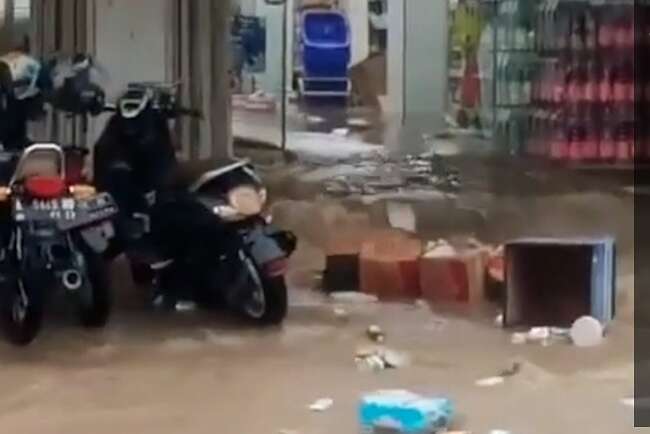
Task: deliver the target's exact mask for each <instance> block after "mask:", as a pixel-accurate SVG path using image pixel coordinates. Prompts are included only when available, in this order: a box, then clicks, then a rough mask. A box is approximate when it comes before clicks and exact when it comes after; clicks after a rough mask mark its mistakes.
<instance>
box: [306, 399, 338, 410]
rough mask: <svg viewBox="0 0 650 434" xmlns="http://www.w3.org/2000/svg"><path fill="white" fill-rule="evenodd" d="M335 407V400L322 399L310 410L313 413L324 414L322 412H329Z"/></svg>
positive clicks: (310, 407)
mask: <svg viewBox="0 0 650 434" xmlns="http://www.w3.org/2000/svg"><path fill="white" fill-rule="evenodd" d="M333 405H334V400H333V399H331V398H321V399H319V400H317V401H315V402H314V403H313V404H311V405H310V406H309V409H310V410H311V411H315V412H318V413H322V412H325V411H327V410H329V409H330V408H332V406H333Z"/></svg>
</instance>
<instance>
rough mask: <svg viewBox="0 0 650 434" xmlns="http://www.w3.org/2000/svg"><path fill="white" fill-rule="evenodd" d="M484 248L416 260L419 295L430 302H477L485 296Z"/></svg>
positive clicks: (485, 255)
mask: <svg viewBox="0 0 650 434" xmlns="http://www.w3.org/2000/svg"><path fill="white" fill-rule="evenodd" d="M486 262H487V253H486V251H485V250H484V249H474V250H468V251H464V252H459V253H457V254H455V255H450V256H441V257H427V256H424V257H422V258H421V259H420V262H419V264H420V287H421V288H422V296H423V297H424V299H426V300H428V301H431V302H440V301H442V302H458V303H477V302H480V301H481V300H483V298H484V296H485V265H486Z"/></svg>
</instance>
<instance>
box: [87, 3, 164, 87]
mask: <svg viewBox="0 0 650 434" xmlns="http://www.w3.org/2000/svg"><path fill="white" fill-rule="evenodd" d="M95 2H96V9H95V23H96V24H95V55H96V57H97V59H99V60H100V61H101V63H102V64H104V65H105V66H106V67H107V68H108V71H109V73H110V77H111V82H110V87H109V89H108V90H109V92H108V94H109V97H115V96H117V95H118V94H119V93H120V92H121V91H122V90H123V89H124V88H125V86H126V85H127V83H129V82H131V81H145V80H146V81H164V80H167V79H168V78H170V77H169V74H168V71H169V67H168V64H167V63H168V57H167V56H168V49H169V47H167V41H166V38H165V34H166V32H168V31H169V29H167V28H166V27H167V18H166V13H167V5H166V3H168V0H137V1H133V0H95Z"/></svg>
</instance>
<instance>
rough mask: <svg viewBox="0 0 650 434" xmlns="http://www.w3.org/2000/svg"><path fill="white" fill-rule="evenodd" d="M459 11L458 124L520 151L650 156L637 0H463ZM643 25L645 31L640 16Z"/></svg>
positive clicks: (454, 87) (599, 160)
mask: <svg viewBox="0 0 650 434" xmlns="http://www.w3.org/2000/svg"><path fill="white" fill-rule="evenodd" d="M452 10H453V17H452V23H453V24H452V27H451V29H452V31H451V33H452V38H451V40H452V41H453V44H452V46H451V56H450V57H451V59H452V60H453V64H454V66H455V67H454V68H452V69H451V72H450V84H451V85H450V94H451V96H452V104H453V105H454V107H455V110H453V111H452V113H453V115H454V119H455V120H456V121H457V122H458V123H459V124H462V125H463V126H465V125H470V124H474V125H476V126H478V127H480V128H482V129H484V130H485V131H486V132H489V133H490V134H491V135H492V137H493V138H494V146H495V148H496V149H497V150H500V151H503V152H507V153H509V154H512V155H517V156H529V157H536V158H542V159H547V160H553V161H558V162H563V163H570V164H572V165H587V164H588V165H592V164H599V165H603V164H604V165H609V166H614V165H615V166H625V165H628V164H631V163H632V162H633V160H634V158H635V156H637V157H642V156H643V157H644V158H645V156H646V155H647V152H646V151H645V149H641V147H642V146H643V144H642V142H643V140H639V141H635V122H634V120H635V107H637V108H638V107H640V106H641V105H642V104H641V99H642V96H643V92H641V91H636V92H635V89H643V86H641V83H638V82H637V83H635V65H634V56H635V53H634V49H635V47H640V46H641V45H642V44H643V43H644V41H642V40H640V39H641V38H638V37H636V38H635V20H634V2H632V1H617V2H574V1H563V0H560V1H539V2H531V1H528V0H498V1H492V2H477V1H470V0H460V1H458V2H454V5H453V7H452ZM636 25H637V29H641V30H643V29H645V24H644V20H643V19H642V16H640V15H639V14H638V13H637V20H636ZM646 33H647V31H646V32H643V31H641V32H637V33H636V36H639V35H644V34H646ZM639 137H641V138H643V135H639Z"/></svg>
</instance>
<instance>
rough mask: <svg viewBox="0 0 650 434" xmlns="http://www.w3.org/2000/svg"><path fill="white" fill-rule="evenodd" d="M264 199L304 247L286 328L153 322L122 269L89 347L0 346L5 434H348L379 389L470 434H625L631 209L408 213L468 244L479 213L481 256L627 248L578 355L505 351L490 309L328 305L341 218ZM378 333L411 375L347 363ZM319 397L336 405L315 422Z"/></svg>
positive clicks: (630, 380)
mask: <svg viewBox="0 0 650 434" xmlns="http://www.w3.org/2000/svg"><path fill="white" fill-rule="evenodd" d="M270 187H271V191H274V192H277V193H279V194H280V197H278V198H276V205H277V206H275V207H274V210H275V211H276V212H277V215H275V217H276V221H277V224H279V225H281V226H283V227H287V228H288V229H291V230H294V231H296V233H297V234H298V235H299V237H300V239H301V244H300V248H299V250H298V252H297V253H296V255H295V257H294V258H293V259H292V273H291V281H290V287H291V289H290V300H291V307H290V310H289V317H288V319H287V321H286V323H285V324H284V326H283V327H282V328H276V329H268V330H259V329H255V328H251V327H250V326H248V325H247V324H244V323H241V322H239V321H237V320H236V319H233V318H232V317H229V316H228V315H226V314H225V313H222V312H218V313H215V312H189V313H177V314H166V313H161V312H154V311H153V310H151V309H150V308H149V307H148V306H147V303H146V301H145V300H146V297H145V293H143V292H142V291H138V290H135V289H134V288H133V287H132V284H131V282H130V277H129V276H128V272H127V271H126V269H125V267H123V266H119V265H118V266H117V267H116V269H115V270H114V273H113V274H114V276H115V281H114V288H115V291H116V292H117V296H118V299H119V305H118V307H119V308H118V309H116V315H115V316H114V317H113V318H112V320H111V323H110V325H109V327H108V328H107V329H106V330H104V331H99V332H97V333H88V332H85V331H83V330H80V329H79V328H78V327H76V325H75V324H74V323H73V322H72V320H65V319H61V318H59V317H55V318H50V319H49V321H48V322H47V323H46V326H45V329H44V333H43V334H42V335H41V336H40V337H39V339H38V340H37V341H36V342H35V343H34V344H33V345H32V346H31V347H29V348H27V349H24V350H18V349H15V348H12V347H10V346H8V345H6V344H4V343H0V427H1V429H0V432H1V433H3V434H4V433H8V434H43V433H47V434H117V433H140V434H154V433H155V434H176V433H191V434H214V433H224V434H269V433H270V434H279V433H296V434H333V433H336V434H339V433H340V434H348V433H349V434H357V433H359V427H358V422H357V421H358V417H357V408H358V404H359V401H360V398H361V396H362V395H363V394H365V393H370V392H374V391H376V390H380V389H407V390H410V391H413V392H417V393H422V394H428V395H435V396H444V397H449V398H450V399H452V400H453V402H454V404H455V406H456V410H457V414H458V417H457V419H456V423H455V427H457V428H459V429H464V430H469V431H471V432H473V433H478V434H482V433H489V432H490V431H491V430H496V429H502V430H507V431H509V432H511V433H513V434H553V433H570V432H575V433H587V432H589V433H590V434H612V433H616V434H626V433H632V432H635V431H634V430H633V428H632V426H633V417H634V415H633V408H631V407H628V406H625V405H623V404H622V403H621V400H622V399H624V398H629V397H631V396H633V393H634V361H633V359H632V358H633V352H634V315H633V309H634V302H633V298H634V296H633V294H634V292H633V287H634V273H633V264H634V261H633V256H634V255H633V250H634V239H633V238H634V237H633V229H634V223H633V214H634V211H633V210H634V199H633V198H632V197H629V196H621V195H620V194H618V193H616V194H609V193H608V194H601V193H593V194H570V193H558V194H555V195H545V196H528V197H519V196H504V197H499V198H497V197H488V200H482V199H481V198H482V196H481V195H480V194H479V195H472V193H473V192H471V191H470V192H469V193H468V194H467V195H464V196H462V197H461V198H460V200H461V201H464V202H463V203H460V204H457V205H455V206H454V207H449V206H445V207H441V204H440V203H438V202H436V201H421V202H418V203H416V207H415V211H416V215H417V223H418V224H417V227H418V232H419V233H420V234H424V236H425V237H426V236H429V235H427V234H432V235H436V234H441V233H442V234H446V233H465V232H467V231H475V230H476V229H477V228H476V227H474V226H473V221H472V222H469V223H467V224H465V223H463V222H462V221H460V219H458V218H452V217H451V216H453V215H455V214H450V213H452V212H455V211H454V209H456V206H457V207H458V208H459V209H462V208H463V207H476V208H478V209H479V210H480V211H481V213H482V215H484V218H485V219H484V222H483V223H482V226H481V228H480V229H481V231H478V233H483V235H484V237H485V239H486V240H488V241H489V240H505V239H509V238H512V237H518V236H522V235H527V234H537V235H542V236H544V235H547V236H548V235H552V236H558V235H571V236H576V235H585V236H587V235H595V234H607V233H610V234H614V235H615V236H616V237H617V238H618V240H619V244H620V246H621V249H620V261H619V262H620V265H621V266H620V267H619V288H618V289H619V308H618V310H619V312H618V318H617V321H616V322H615V323H614V324H613V326H612V327H611V328H610V330H608V334H607V337H606V340H605V343H604V344H603V345H601V346H599V347H597V348H594V349H579V348H576V347H574V346H572V345H570V344H568V343H556V344H554V345H552V346H549V347H543V346H541V345H536V344H530V345H514V344H512V343H511V332H510V331H504V330H502V329H500V328H499V327H497V326H496V325H495V324H494V318H495V317H496V315H497V314H498V313H499V312H498V307H496V306H475V307H473V308H471V309H469V308H467V309H459V308H455V309H449V308H445V307H443V306H435V307H434V309H433V311H431V310H429V309H428V308H427V307H426V306H419V305H418V306H411V305H400V304H375V303H370V304H342V305H336V304H334V303H333V302H332V301H331V300H330V299H329V298H327V297H326V296H325V295H322V294H321V293H320V292H317V291H315V290H314V289H313V288H315V287H317V286H318V284H317V281H318V277H317V276H318V275H319V274H320V273H321V272H322V270H323V265H324V258H323V253H322V250H321V249H320V248H319V247H318V246H319V244H322V243H324V242H326V239H327V235H328V234H327V231H323V227H324V226H322V225H320V224H319V223H318V222H320V221H321V220H320V219H321V218H323V219H324V220H322V221H324V222H327V221H328V220H327V212H329V211H327V210H328V209H330V207H331V206H332V205H335V208H336V206H338V205H340V204H338V203H334V204H332V203H331V201H329V202H327V201H326V202H319V201H320V200H321V199H316V198H315V195H314V194H313V191H314V189H312V188H310V187H309V185H308V182H307V181H304V179H302V180H301V179H298V180H296V178H295V177H286V176H284V175H281V176H278V177H277V178H275V180H274V181H273V182H272V183H270ZM304 192H307V193H304ZM281 201H283V202H281ZM346 205H347V206H350V207H351V208H352V209H355V210H357V211H363V212H367V213H369V214H370V221H371V222H372V224H373V225H378V226H382V225H385V224H386V222H385V216H384V215H383V214H382V213H383V211H381V209H383V208H384V204H383V203H378V204H377V205H370V206H366V207H360V206H359V205H358V204H351V205H350V204H349V203H346ZM380 211H381V212H380ZM605 211H608V212H605ZM319 212H323V213H325V214H324V215H323V216H320V217H319V215H318V213H319ZM335 214H336V215H339V214H340V213H339V212H338V211H337V213H335ZM343 215H345V214H343ZM504 222H507V224H504ZM443 223H444V224H443ZM338 224H340V222H338V220H337V224H335V225H333V227H334V230H336V227H337V225H338ZM327 227H329V226H327ZM337 309H343V310H344V311H345V312H346V313H347V316H346V318H341V317H340V315H339V314H337V313H336V311H338V312H339V313H340V310H337ZM64 318H65V317H64ZM374 324H376V325H379V326H380V327H381V328H382V329H383V331H384V332H385V333H386V336H387V339H386V345H387V346H388V347H389V348H391V349H394V350H397V351H400V352H405V353H406V354H408V355H409V356H410V357H409V358H410V360H411V363H410V364H409V365H408V366H404V367H402V368H400V369H396V370H384V371H380V372H362V371H360V370H359V369H358V367H357V365H356V364H355V355H356V353H357V351H358V349H359V348H360V346H361V347H363V346H367V345H368V344H369V341H368V338H367V337H366V330H367V328H368V327H369V326H370V325H374ZM515 362H516V363H520V364H521V367H522V368H521V372H519V373H517V374H516V375H514V376H513V377H511V378H508V379H506V381H505V383H504V384H502V385H497V386H494V387H485V388H481V387H477V386H476V384H475V383H476V381H477V380H479V379H483V378H486V377H492V376H495V375H499V373H500V372H503V371H504V370H505V369H508V368H510V367H512V365H513V363H515ZM321 398H331V399H332V400H333V401H334V405H333V406H332V407H331V408H330V409H328V410H327V411H325V412H322V413H315V412H312V411H310V410H309V408H308V407H309V405H311V404H312V403H313V402H314V401H316V400H318V399H321Z"/></svg>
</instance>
